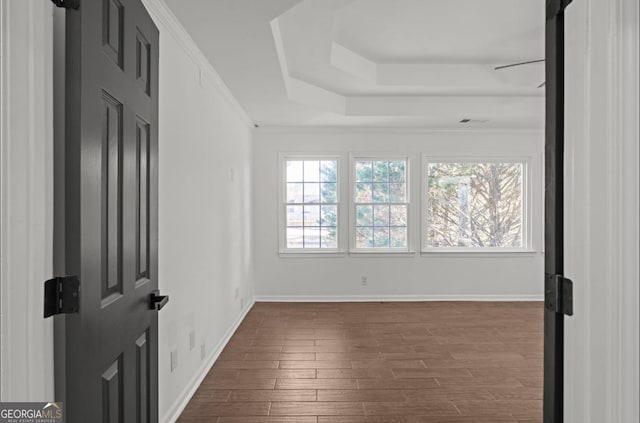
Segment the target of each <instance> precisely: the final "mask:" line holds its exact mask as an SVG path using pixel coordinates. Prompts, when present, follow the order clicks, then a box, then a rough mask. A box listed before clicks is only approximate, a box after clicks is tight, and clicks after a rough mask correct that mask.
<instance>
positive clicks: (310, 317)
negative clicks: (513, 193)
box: [178, 302, 543, 423]
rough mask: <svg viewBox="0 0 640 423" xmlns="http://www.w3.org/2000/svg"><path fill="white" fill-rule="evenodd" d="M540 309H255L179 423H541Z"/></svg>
mask: <svg viewBox="0 0 640 423" xmlns="http://www.w3.org/2000/svg"><path fill="white" fill-rule="evenodd" d="M542 316H543V306H542V303H538V302H517V303H508V302H416V303H408V302H406V303H256V304H255V305H254V307H253V309H252V310H251V311H250V312H249V313H248V314H247V316H246V317H245V320H244V321H243V322H242V324H241V325H240V327H239V328H238V330H237V331H236V333H235V334H234V335H233V337H232V338H231V340H230V341H229V343H228V344H227V347H226V348H225V349H224V351H223V352H222V353H221V354H220V356H219V358H218V360H217V361H216V363H215V364H214V365H213V367H212V368H211V370H210V372H209V374H208V375H207V376H206V377H205V379H204V381H203V382H202V384H201V385H200V387H199V388H198V390H197V391H196V393H195V394H194V396H193V398H192V399H191V401H190V402H189V404H188V405H187V407H186V408H185V410H184V411H183V413H182V415H181V417H180V418H179V419H178V421H179V422H184V423H523V422H526V423H536V422H537V423H539V422H541V421H542V366H543V362H542V358H543V355H542V354H543V326H542V318H543V317H542Z"/></svg>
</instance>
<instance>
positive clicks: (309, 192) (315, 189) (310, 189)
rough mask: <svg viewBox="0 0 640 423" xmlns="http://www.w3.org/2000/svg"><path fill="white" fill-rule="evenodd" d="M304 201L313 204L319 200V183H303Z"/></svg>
mask: <svg viewBox="0 0 640 423" xmlns="http://www.w3.org/2000/svg"><path fill="white" fill-rule="evenodd" d="M304 202H305V203H314V204H317V203H319V202H320V184H318V183H315V182H314V183H305V184H304Z"/></svg>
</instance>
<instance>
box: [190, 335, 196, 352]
mask: <svg viewBox="0 0 640 423" xmlns="http://www.w3.org/2000/svg"><path fill="white" fill-rule="evenodd" d="M195 347H196V331H195V330H191V332H189V351H192V350H193V349H194V348H195Z"/></svg>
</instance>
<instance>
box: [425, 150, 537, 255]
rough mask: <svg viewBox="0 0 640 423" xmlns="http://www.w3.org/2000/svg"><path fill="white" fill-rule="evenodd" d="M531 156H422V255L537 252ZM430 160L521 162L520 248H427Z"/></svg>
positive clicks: (433, 161)
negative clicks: (428, 172)
mask: <svg viewBox="0 0 640 423" xmlns="http://www.w3.org/2000/svg"><path fill="white" fill-rule="evenodd" d="M532 159H533V158H532V157H531V156H522V155H508V156H496V155H491V156H473V157H470V156H459V155H429V154H423V155H422V166H421V170H422V175H421V190H422V191H421V197H422V198H421V204H422V210H421V213H420V222H421V223H420V226H421V234H422V242H421V247H422V249H421V254H422V255H423V256H432V255H433V256H435V255H451V256H491V257H494V256H498V255H502V256H520V255H523V254H524V255H526V254H529V255H530V254H536V253H537V251H536V250H535V249H534V248H533V244H532V238H533V233H532V218H531V217H532V216H533V214H532V206H533V204H532V203H533V201H532V193H533V189H532V188H533V187H532V186H531V183H532V178H531V172H532ZM430 163H521V164H522V220H523V224H522V228H523V229H522V247H519V248H500V247H485V248H479V247H469V248H464V247H462V248H457V247H450V248H447V247H429V246H427V241H428V237H427V234H428V230H429V227H428V223H427V222H428V221H429V219H428V216H427V213H428V210H429V204H428V201H429V196H428V195H427V190H428V188H429V181H428V177H427V168H428V166H429V164H430Z"/></svg>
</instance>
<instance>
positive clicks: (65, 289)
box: [44, 276, 80, 318]
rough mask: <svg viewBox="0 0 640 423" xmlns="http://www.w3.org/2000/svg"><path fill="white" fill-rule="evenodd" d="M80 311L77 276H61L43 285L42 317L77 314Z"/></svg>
mask: <svg viewBox="0 0 640 423" xmlns="http://www.w3.org/2000/svg"><path fill="white" fill-rule="evenodd" d="M79 309H80V281H79V280H78V277H77V276H62V277H57V278H53V279H49V280H48V281H46V282H45V283H44V317H45V318H47V317H49V316H53V315H55V314H68V313H77V312H78V310H79Z"/></svg>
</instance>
